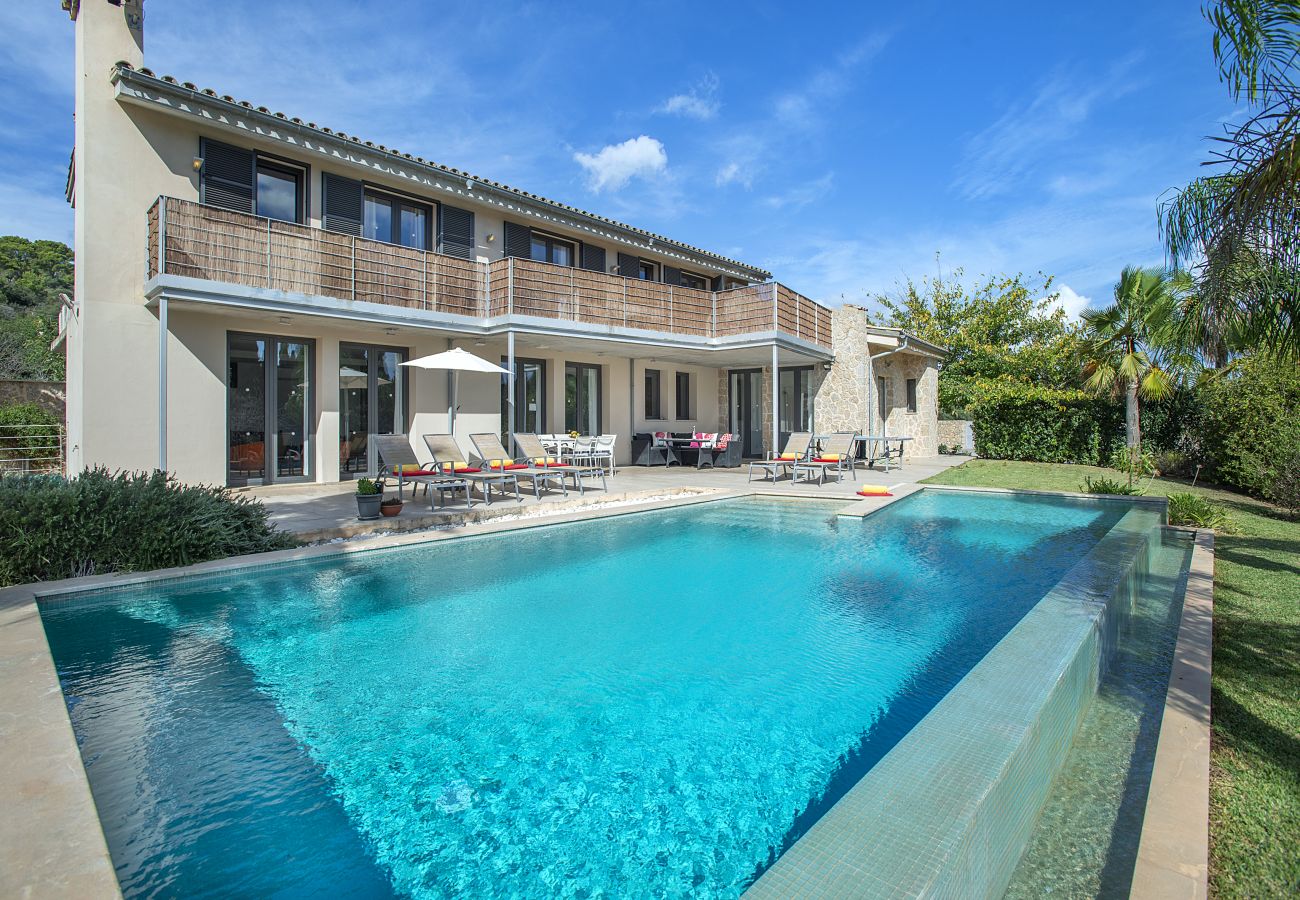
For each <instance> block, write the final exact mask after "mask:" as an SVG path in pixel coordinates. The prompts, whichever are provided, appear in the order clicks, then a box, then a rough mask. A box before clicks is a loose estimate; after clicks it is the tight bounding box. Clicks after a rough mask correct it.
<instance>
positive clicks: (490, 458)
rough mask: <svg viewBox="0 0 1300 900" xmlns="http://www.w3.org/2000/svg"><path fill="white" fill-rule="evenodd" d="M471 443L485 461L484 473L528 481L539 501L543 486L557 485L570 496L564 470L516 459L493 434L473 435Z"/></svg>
mask: <svg viewBox="0 0 1300 900" xmlns="http://www.w3.org/2000/svg"><path fill="white" fill-rule="evenodd" d="M469 441H470V443H471V444H473V445H474V452H475V453H477V454H478V455H479V458H480V459H482V460H483V469H484V471H487V472H493V471H495V472H509V473H510V474H511V475H513V476H515V477H516V478H526V479H528V480H529V481H530V482H532V485H533V496H534V497H536V498H537V499H539V500H540V499H541V497H542V487H543V486H549V485H555V486H556V487H558V488H559V489H560V493H561V494H563V495H564V496H566V497H567V496H568V495H569V489H568V488H567V487H566V486H565V484H564V479H565V477H566V476H565V474H564V469H563V468H561V467H559V466H555V467H550V466H533V465H530V464H529V463H527V462H525V461H523V460H522V459H515V458H514V457H513V456H511V455H510V453H509V451H507V450H506V448H505V447H504V446H503V445H502V444H501V438H499V437H497V436H496V435H495V434H493V433H491V432H487V433H483V434H471V435H470V436H469Z"/></svg>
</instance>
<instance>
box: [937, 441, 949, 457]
mask: <svg viewBox="0 0 1300 900" xmlns="http://www.w3.org/2000/svg"><path fill="white" fill-rule="evenodd" d="M939 455H940V456H947V455H948V445H947V444H940V445H939Z"/></svg>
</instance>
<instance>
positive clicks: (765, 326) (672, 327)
mask: <svg viewBox="0 0 1300 900" xmlns="http://www.w3.org/2000/svg"><path fill="white" fill-rule="evenodd" d="M148 227H149V244H148V256H149V260H148V276H149V277H150V278H152V277H154V276H155V275H160V274H166V275H181V276H186V277H189V278H201V279H206V280H209V281H221V282H227V283H231V284H238V285H243V286H246V287H260V288H268V289H271V290H279V291H288V292H292V293H299V294H307V295H311V296H325V297H333V298H337V299H340V300H360V301H365V302H369V303H381V304H386V305H390V306H400V307H405V308H410V309H424V310H429V311H433V312H439V313H450V314H453V315H459V316H470V317H474V318H480V319H482V318H498V317H510V318H513V317H516V316H534V317H539V318H543V319H552V320H560V321H566V322H577V323H584V324H589V325H599V326H607V327H610V328H613V329H624V328H626V329H641V330H648V331H658V332H664V333H668V334H675V335H691V336H696V337H705V338H713V337H726V336H734V335H745V334H757V333H763V332H767V333H771V332H779V333H782V334H786V335H790V336H792V337H796V338H800V339H802V340H805V341H808V342H809V343H812V344H816V345H818V346H822V347H830V346H831V314H830V310H829V309H827V308H826V307H824V306H822V305H821V304H819V303H816V302H814V301H812V300H810V299H808V298H807V297H804V296H803V295H801V294H799V293H796V292H795V291H792V290H790V289H789V288H787V287H786V286H785V285H782V284H778V283H776V282H769V283H766V284H756V285H750V286H748V287H742V288H733V289H731V290H725V291H702V290H696V289H694V288H688V287H680V286H677V285H668V284H660V283H658V282H652V281H641V280H638V279H633V278H622V277H620V276H617V275H606V274H605V273H603V272H590V271H587V270H586V269H574V268H569V267H567V266H556V265H551V264H550V263H541V262H535V261H533V260H529V259H499V260H495V261H493V262H490V263H481V262H476V261H473V260H468V259H461V258H459V257H455V256H446V255H444V254H441V253H433V252H427V251H423V250H414V249H411V248H409V247H401V246H397V245H395V244H388V243H384V242H382V241H371V240H366V239H364V238H358V237H352V236H351V235H346V234H339V233H337V232H333V231H325V230H323V229H320V228H312V227H310V226H306V225H296V224H293V223H291V222H280V221H277V220H275V219H266V218H262V217H259V216H251V215H247V214H244V213H237V212H230V211H229V210H224V209H218V208H216V207H211V206H204V205H203V204H200V203H194V202H192V201H188V200H178V199H176V198H174V197H160V198H159V199H158V200H157V201H156V202H155V203H154V204H153V206H151V207H150V208H149V213H148Z"/></svg>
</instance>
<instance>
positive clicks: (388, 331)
mask: <svg viewBox="0 0 1300 900" xmlns="http://www.w3.org/2000/svg"><path fill="white" fill-rule="evenodd" d="M384 334H386V335H389V336H390V337H391V336H392V335H394V334H397V329H396V328H385V329H384Z"/></svg>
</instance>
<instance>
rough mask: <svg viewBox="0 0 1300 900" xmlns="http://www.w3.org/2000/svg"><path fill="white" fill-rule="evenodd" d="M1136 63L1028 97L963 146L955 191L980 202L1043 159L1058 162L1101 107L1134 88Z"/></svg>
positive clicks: (1045, 87) (1059, 77)
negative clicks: (1103, 103)
mask: <svg viewBox="0 0 1300 900" xmlns="http://www.w3.org/2000/svg"><path fill="white" fill-rule="evenodd" d="M1136 62H1137V60H1136V57H1129V58H1127V59H1125V60H1122V61H1121V62H1120V63H1118V64H1117V65H1116V66H1114V67H1113V68H1112V70H1111V71H1110V72H1109V73H1108V74H1107V76H1106V77H1104V78H1100V79H1096V80H1093V81H1091V82H1090V83H1087V82H1085V81H1084V79H1082V78H1079V77H1068V78H1067V77H1066V76H1065V75H1063V74H1061V73H1057V74H1056V75H1054V76H1053V77H1051V78H1049V79H1048V80H1047V81H1045V82H1043V83H1042V84H1040V85H1039V86H1038V89H1037V90H1036V91H1035V92H1034V94H1033V96H1032V97H1030V98H1028V99H1027V100H1022V101H1019V102H1017V103H1014V104H1012V105H1011V106H1010V107H1009V108H1008V109H1007V110H1006V111H1005V112H1004V113H1003V114H1002V115H1001V116H999V117H998V119H997V120H996V121H994V122H993V123H992V124H991V125H989V126H988V127H987V128H985V129H984V130H983V131H980V132H978V133H977V134H974V135H971V136H970V137H969V138H968V139H967V140H966V146H965V150H964V153H963V155H962V160H961V162H960V164H959V165H958V167H957V175H956V178H955V179H954V180H953V187H955V188H956V189H957V192H958V193H959V194H961V196H962V197H964V198H965V199H967V200H982V199H985V198H988V197H993V196H996V195H998V194H1003V193H1006V192H1008V191H1010V190H1011V189H1012V188H1013V187H1015V186H1016V184H1017V183H1018V182H1020V181H1021V180H1023V178H1024V177H1025V176H1026V175H1027V174H1029V173H1030V172H1031V171H1033V170H1035V169H1036V168H1038V167H1039V166H1040V165H1041V163H1042V162H1043V160H1044V158H1045V157H1047V156H1049V155H1050V156H1051V157H1052V158H1053V159H1055V160H1058V161H1059V157H1060V155H1061V153H1062V152H1063V149H1064V148H1069V147H1070V146H1071V143H1072V142H1073V140H1074V138H1075V136H1076V134H1077V133H1078V131H1079V127H1080V126H1081V125H1082V124H1083V123H1084V122H1085V121H1086V120H1087V119H1088V117H1089V116H1090V115H1091V114H1092V111H1093V109H1094V108H1095V107H1096V106H1097V104H1098V102H1099V101H1113V100H1115V99H1116V98H1118V97H1121V96H1123V95H1124V94H1126V93H1129V92H1130V91H1132V90H1134V89H1135V88H1136V87H1137V84H1136V79H1135V78H1134V77H1133V76H1132V73H1131V70H1132V69H1133V67H1134V66H1135V64H1136ZM1055 187H1064V188H1065V189H1066V190H1069V189H1070V188H1072V187H1074V185H1071V184H1069V183H1065V182H1063V183H1062V184H1060V185H1056V186H1055Z"/></svg>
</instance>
